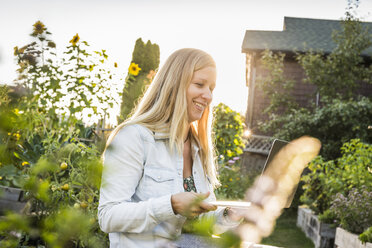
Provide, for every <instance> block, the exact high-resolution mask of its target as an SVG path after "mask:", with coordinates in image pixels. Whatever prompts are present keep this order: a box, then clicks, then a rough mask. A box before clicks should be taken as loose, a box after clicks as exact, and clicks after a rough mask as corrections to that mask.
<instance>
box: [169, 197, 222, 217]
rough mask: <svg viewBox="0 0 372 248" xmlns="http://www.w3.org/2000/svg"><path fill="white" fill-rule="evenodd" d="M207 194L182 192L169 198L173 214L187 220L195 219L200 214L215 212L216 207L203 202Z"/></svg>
mask: <svg viewBox="0 0 372 248" xmlns="http://www.w3.org/2000/svg"><path fill="white" fill-rule="evenodd" d="M209 194H210V193H209V192H207V193H195V192H182V193H178V194H174V195H172V197H171V203H172V208H173V212H174V213H175V214H180V215H182V216H185V217H187V218H195V217H197V216H199V215H200V214H202V213H206V212H209V211H213V210H216V209H217V207H216V206H214V205H212V204H209V203H207V202H205V201H204V200H205V199H206V198H208V196H209Z"/></svg>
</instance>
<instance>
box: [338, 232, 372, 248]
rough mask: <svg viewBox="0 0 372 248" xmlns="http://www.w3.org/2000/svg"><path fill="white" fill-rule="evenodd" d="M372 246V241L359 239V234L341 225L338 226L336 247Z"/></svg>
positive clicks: (358, 247)
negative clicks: (365, 241) (363, 242)
mask: <svg viewBox="0 0 372 248" xmlns="http://www.w3.org/2000/svg"><path fill="white" fill-rule="evenodd" d="M349 247H353V248H372V243H368V242H367V243H365V244H362V242H361V241H360V240H359V236H358V235H356V234H352V233H350V232H348V231H346V230H345V229H343V228H341V227H337V230H336V237H335V248H349Z"/></svg>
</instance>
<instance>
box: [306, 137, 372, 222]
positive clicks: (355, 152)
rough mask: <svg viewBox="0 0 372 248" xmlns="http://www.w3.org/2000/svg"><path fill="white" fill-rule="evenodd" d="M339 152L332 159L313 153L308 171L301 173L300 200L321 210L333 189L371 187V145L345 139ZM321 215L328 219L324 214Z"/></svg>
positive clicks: (328, 206)
mask: <svg viewBox="0 0 372 248" xmlns="http://www.w3.org/2000/svg"><path fill="white" fill-rule="evenodd" d="M341 153H342V156H341V157H340V158H338V159H336V160H329V161H324V160H323V158H322V157H320V156H319V157H317V158H316V159H314V160H313V161H312V162H311V163H310V164H309V167H308V168H309V170H310V172H309V173H308V174H307V175H305V176H303V177H302V179H301V180H302V181H303V182H304V185H303V189H304V194H303V195H302V196H301V201H302V202H303V203H305V204H306V205H308V206H309V207H310V208H311V209H313V210H314V211H315V213H316V214H319V213H320V214H322V213H324V212H325V211H326V210H327V209H329V208H330V207H331V202H332V200H333V198H334V197H335V196H336V194H337V193H340V194H343V195H347V194H349V192H350V191H351V190H352V189H356V190H361V189H362V187H364V186H366V187H367V190H369V191H371V190H372V185H371V184H370V183H369V182H371V181H372V174H371V173H370V168H369V166H370V165H371V163H372V145H370V144H365V143H362V142H361V141H360V140H358V139H353V140H351V141H350V142H346V143H345V144H344V145H343V146H342V148H341ZM324 219H329V218H326V216H324Z"/></svg>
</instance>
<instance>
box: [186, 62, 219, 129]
mask: <svg viewBox="0 0 372 248" xmlns="http://www.w3.org/2000/svg"><path fill="white" fill-rule="evenodd" d="M215 86H216V68H214V67H205V68H203V69H201V70H198V71H195V72H194V74H193V76H192V79H191V82H190V85H189V87H188V88H187V91H186V99H187V115H188V121H189V122H190V123H191V122H193V121H196V120H200V118H201V117H202V115H203V112H204V110H205V108H206V107H207V106H208V105H209V104H210V103H211V101H212V98H213V90H214V87H215Z"/></svg>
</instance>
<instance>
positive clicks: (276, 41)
mask: <svg viewBox="0 0 372 248" xmlns="http://www.w3.org/2000/svg"><path fill="white" fill-rule="evenodd" d="M341 23H342V22H341V21H337V20H323V19H309V18H297V17H284V27H283V31H260V30H247V31H246V32H245V36H244V40H243V44H242V52H244V53H247V52H251V51H262V50H265V49H269V50H272V51H282V52H293V51H299V52H306V51H309V50H312V51H318V52H324V53H330V52H331V51H332V50H333V49H334V48H335V47H336V44H335V43H334V41H333V40H332V33H333V31H334V30H341V27H342V26H341ZM362 25H363V27H367V28H368V31H369V33H370V34H371V35H372V22H362ZM371 54H372V47H369V48H368V49H367V50H365V51H364V52H363V55H369V56H370V55H371Z"/></svg>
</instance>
